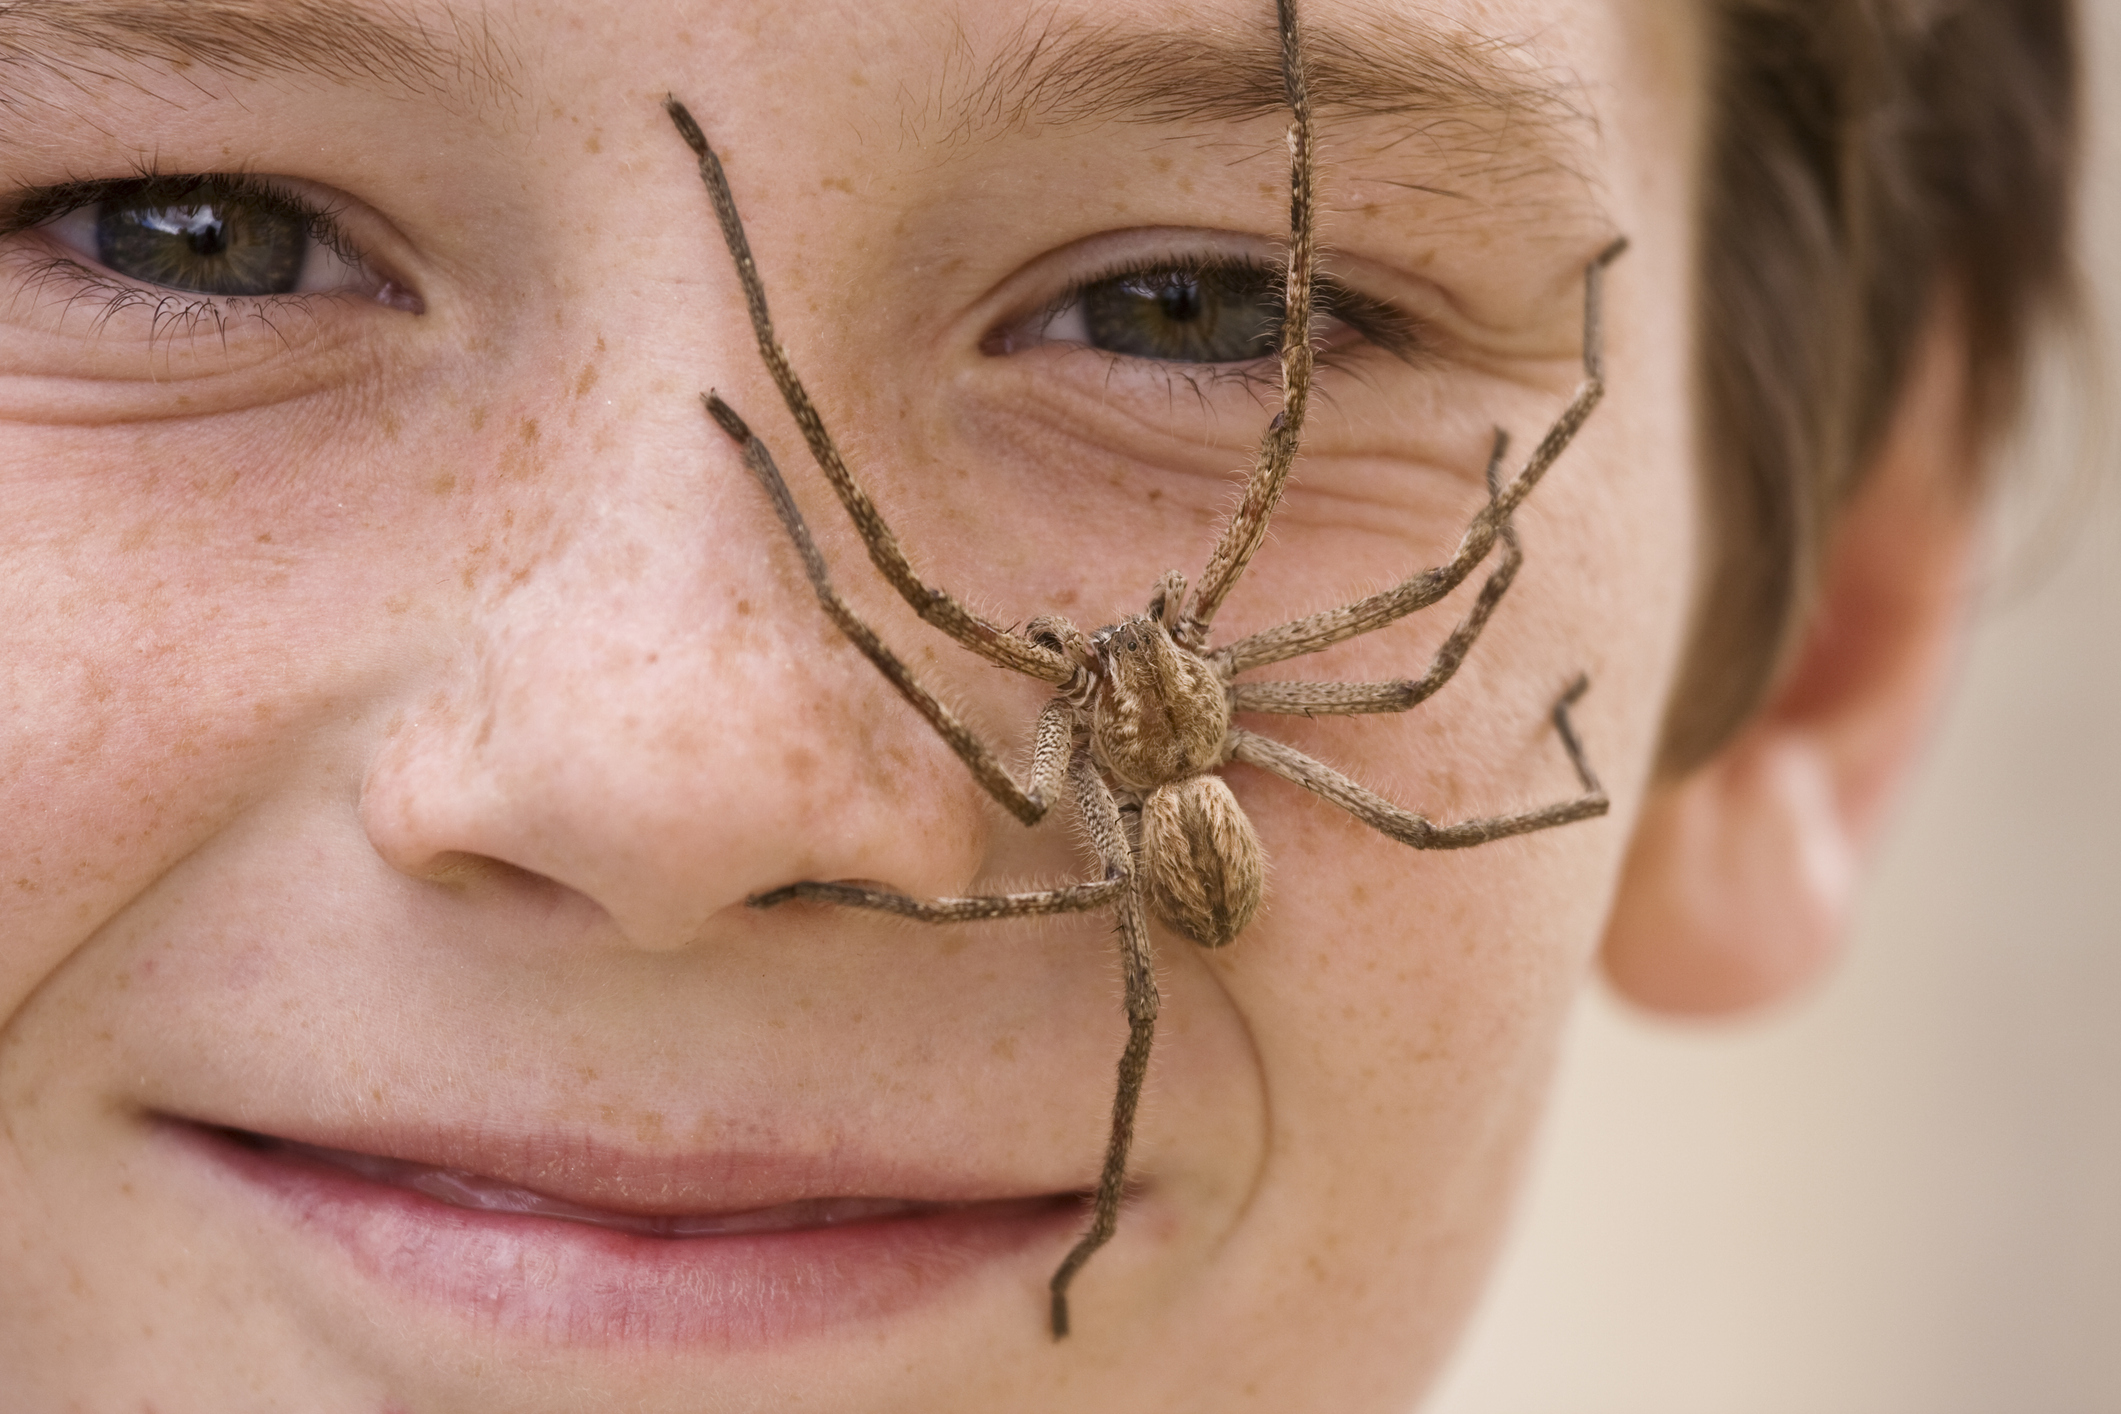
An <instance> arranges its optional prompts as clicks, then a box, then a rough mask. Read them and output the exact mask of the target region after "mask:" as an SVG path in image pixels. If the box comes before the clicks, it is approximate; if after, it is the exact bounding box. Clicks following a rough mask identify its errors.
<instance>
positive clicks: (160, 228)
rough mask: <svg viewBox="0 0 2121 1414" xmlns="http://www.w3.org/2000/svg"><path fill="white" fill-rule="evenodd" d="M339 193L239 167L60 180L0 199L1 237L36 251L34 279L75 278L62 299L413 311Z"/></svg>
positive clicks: (414, 301)
mask: <svg viewBox="0 0 2121 1414" xmlns="http://www.w3.org/2000/svg"><path fill="white" fill-rule="evenodd" d="M337 204H339V203H335V202H334V201H333V200H332V198H331V197H330V195H329V194H328V193H326V192H325V191H324V190H323V189H321V188H316V187H314V186H312V185H311V184H308V183H296V182H292V181H287V180H282V179H272V178H263V177H257V176H253V175H250V174H247V173H206V174H195V175H147V176H139V177H130V178H122V179H115V180H101V181H86V182H68V183H64V184H61V185H57V186H50V187H42V188H37V189H34V190H31V191H28V192H25V193H22V194H20V195H18V196H17V197H15V198H14V199H12V200H11V201H9V202H7V203H5V205H4V206H0V245H5V244H25V245H26V246H27V247H28V249H29V250H30V253H32V254H33V255H37V256H41V257H42V258H41V259H39V260H38V269H37V274H38V276H39V278H40V280H42V281H45V282H49V281H54V280H56V281H60V282H62V283H72V284H75V285H78V286H79V287H80V289H79V290H76V291H70V292H69V294H68V299H69V303H71V302H73V301H74V300H76V299H79V298H82V297H84V296H88V295H91V294H99V295H101V296H103V297H104V298H105V299H106V300H107V301H108V302H109V304H110V305H111V306H112V307H113V308H116V307H119V306H121V305H122V304H124V303H127V302H136V301H141V300H150V301H156V302H158V303H159V302H160V301H162V300H164V299H166V298H169V297H172V296H174V297H176V298H179V299H183V298H185V297H198V298H200V299H202V300H204V301H231V300H285V299H289V298H301V297H305V296H326V295H339V296H352V297H356V298H361V299H366V300H371V301H373V302H375V303H378V304H382V305H385V306H388V307H390V308H393V309H398V310H404V311H407V312H411V313H418V312H419V311H420V302H419V300H418V298H417V297H416V296H415V295H413V293H412V292H411V291H410V290H408V289H406V288H405V287H404V286H402V285H400V284H398V283H397V282H395V281H393V280H392V279H390V278H389V277H388V276H387V275H384V274H382V273H381V272H379V271H377V270H375V269H374V268H373V267H372V265H371V262H370V261H369V260H368V259H367V257H366V256H365V255H364V254H363V252H362V251H361V249H360V248H359V247H358V246H357V245H355V244H354V242H353V241H352V240H351V239H350V238H349V237H348V236H347V234H346V232H345V230H344V228H343V226H342V224H341V222H340V220H339V218H338V216H337V215H336V214H335V211H334V206H335V205H337ZM40 246H41V247H42V249H41V250H37V249H36V247H40Z"/></svg>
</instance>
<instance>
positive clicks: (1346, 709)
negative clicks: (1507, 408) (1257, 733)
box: [1230, 427, 1524, 717]
mask: <svg viewBox="0 0 2121 1414" xmlns="http://www.w3.org/2000/svg"><path fill="white" fill-rule="evenodd" d="M1509 444H1510V439H1509V434H1508V433H1506V432H1504V431H1503V430H1502V429H1501V428H1499V427H1498V428H1496V429H1495V450H1494V451H1493V452H1492V453H1490V454H1489V456H1488V494H1489V495H1490V496H1493V495H1495V494H1496V493H1497V492H1498V491H1499V490H1500V489H1501V485H1500V477H1501V471H1502V458H1503V454H1504V452H1506V451H1507V450H1508V448H1509ZM1497 538H1498V539H1500V540H1501V541H1502V563H1500V564H1498V565H1497V566H1496V567H1495V569H1494V570H1493V571H1492V572H1491V573H1490V574H1489V575H1488V579H1487V582H1486V583H1485V584H1483V585H1481V587H1480V597H1479V598H1478V599H1476V600H1474V601H1473V607H1472V608H1471V609H1469V610H1467V611H1466V616H1465V618H1464V619H1462V620H1461V621H1460V622H1459V624H1458V627H1456V628H1454V629H1452V630H1451V636H1450V637H1449V638H1446V639H1445V640H1444V641H1443V643H1442V645H1441V646H1440V647H1438V648H1437V650H1436V656H1435V657H1434V658H1433V659H1431V660H1430V662H1429V670H1428V671H1427V672H1426V673H1423V674H1422V675H1421V676H1420V677H1418V678H1402V679H1400V680H1398V681H1397V682H1241V683H1236V684H1234V685H1233V686H1232V687H1231V688H1230V710H1231V711H1233V712H1282V713H1288V714H1291V715H1300V716H1306V717H1323V716H1347V715H1353V714H1356V713H1361V712H1404V711H1406V710H1407V709H1408V708H1410V707H1412V706H1414V705H1415V704H1416V703H1418V702H1421V701H1423V700H1425V699H1426V698H1428V697H1430V696H1433V695H1434V694H1435V692H1436V690H1437V689H1438V688H1440V687H1442V686H1443V685H1444V684H1445V683H1447V682H1449V681H1450V680H1451V676H1452V674H1454V673H1456V672H1457V671H1458V667H1459V664H1461V663H1463V662H1464V661H1465V658H1466V654H1467V653H1468V652H1469V651H1471V649H1472V647H1473V641H1474V640H1475V639H1477V638H1479V637H1480V631H1481V630H1482V629H1483V628H1486V627H1487V623H1488V618H1489V616H1490V615H1492V614H1493V613H1494V612H1495V606H1496V605H1497V604H1500V603H1501V602H1502V596H1503V595H1504V594H1506V593H1508V592H1509V589H1510V584H1511V582H1512V581H1513V580H1515V579H1516V578H1517V570H1518V567H1519V566H1520V565H1522V564H1523V563H1524V546H1523V545H1522V544H1520V543H1519V541H1518V539H1517V527H1516V525H1515V524H1514V523H1513V522H1511V521H1507V520H1506V521H1504V522H1503V523H1502V528H1501V530H1499V531H1498V532H1497Z"/></svg>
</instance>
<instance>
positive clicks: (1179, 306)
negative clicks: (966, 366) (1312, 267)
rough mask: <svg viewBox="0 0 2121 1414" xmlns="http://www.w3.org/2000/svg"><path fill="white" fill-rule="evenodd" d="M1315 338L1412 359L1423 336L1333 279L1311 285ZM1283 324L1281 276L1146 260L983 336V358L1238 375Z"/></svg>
mask: <svg viewBox="0 0 2121 1414" xmlns="http://www.w3.org/2000/svg"><path fill="white" fill-rule="evenodd" d="M1313 301H1314V305H1315V308H1316V311H1317V312H1316V314H1315V316H1314V326H1313V338H1314V339H1315V340H1316V341H1317V344H1318V347H1319V351H1320V353H1321V354H1322V355H1323V356H1324V357H1325V358H1326V359H1327V360H1328V361H1331V360H1333V359H1335V358H1344V357H1346V356H1348V355H1351V354H1353V353H1354V352H1356V351H1357V350H1359V349H1363V348H1371V349H1379V350H1382V351H1384V352H1386V353H1388V354H1391V355H1392V356H1394V357H1396V358H1400V359H1403V360H1408V361H1412V360H1414V359H1415V358H1417V357H1418V356H1419V355H1420V354H1421V353H1422V352H1423V351H1424V350H1425V348H1426V346H1427V342H1428V340H1427V337H1426V335H1427V330H1426V328H1425V326H1424V324H1423V322H1422V321H1421V320H1420V319H1418V318H1417V317H1415V316H1414V315H1412V314H1409V313H1407V312H1406V311H1404V310H1401V309H1399V308H1397V307H1395V306H1394V305H1392V304H1390V303H1389V302H1387V301H1384V300H1381V299H1377V298H1375V297H1373V296H1370V295H1367V294H1365V293H1363V292H1361V291H1359V290H1357V289H1354V288H1353V287H1351V286H1350V285H1348V284H1346V283H1344V282H1343V281H1342V280H1340V279H1338V278H1337V277H1334V276H1331V275H1322V276H1321V277H1320V278H1319V279H1318V280H1317V281H1316V283H1315V287H1314V290H1313ZM1283 319H1284V292H1283V272H1282V270H1281V268H1280V267H1279V266H1278V265H1276V264H1273V263H1271V262H1269V261H1266V260H1261V259H1253V258H1247V257H1231V256H1223V255H1216V256H1202V257H1179V258H1169V257H1166V258H1152V259H1148V260H1137V261H1132V262H1129V263H1127V264H1125V265H1123V266H1121V267H1120V268H1118V269H1111V270H1105V271H1101V272H1099V273H1097V274H1094V275H1092V276H1091V277H1089V278H1087V279H1082V280H1078V281H1075V282H1073V283H1071V284H1070V285H1069V286H1068V287H1067V288H1066V290H1065V291H1064V292H1063V293H1062V294H1061V295H1060V296H1059V297H1058V298H1056V299H1054V300H1052V301H1050V302H1049V303H1047V304H1046V305H1045V306H1043V307H1042V308H1040V309H1039V310H1037V311H1036V312H1035V313H1034V314H1032V315H1031V316H1030V317H1028V318H1024V319H1019V320H1016V321H1013V322H1011V323H1009V324H1006V325H1005V326H1004V327H1003V328H1001V329H1000V330H998V331H996V333H995V334H994V335H992V336H990V337H989V339H988V340H987V343H986V345H985V346H984V347H985V350H986V352H988V353H990V354H1004V353H1015V352H1018V351H1020V350H1023V349H1028V348H1031V347H1034V346H1037V345H1041V344H1046V345H1077V346H1080V347H1083V348H1086V349H1092V350H1096V351H1098V352H1100V353H1103V354H1105V355H1107V356H1109V357H1112V358H1116V359H1135V360H1146V361H1148V362H1151V363H1161V364H1173V365H1192V366H1195V367H1206V368H1210V369H1218V370H1222V371H1227V372H1243V371H1246V370H1247V369H1248V368H1249V367H1250V366H1252V365H1257V364H1260V363H1262V362H1263V361H1265V360H1269V359H1272V358H1273V357H1274V355H1275V352H1276V350H1277V349H1278V348H1279V346H1280V342H1281V330H1282V324H1283Z"/></svg>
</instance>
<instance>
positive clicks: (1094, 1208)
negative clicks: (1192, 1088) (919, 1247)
mask: <svg viewBox="0 0 2121 1414" xmlns="http://www.w3.org/2000/svg"><path fill="white" fill-rule="evenodd" d="M1078 763H1079V765H1078V770H1077V772H1076V799H1077V800H1078V801H1079V802H1080V803H1081V805H1082V811H1083V821H1084V823H1085V824H1086V825H1087V826H1088V827H1089V830H1090V838H1091V842H1092V843H1093V844H1094V845H1095V846H1096V848H1097V852H1098V854H1099V855H1100V856H1102V857H1103V859H1104V861H1105V869H1106V872H1107V873H1108V874H1111V873H1113V872H1115V871H1116V872H1118V873H1119V876H1120V879H1121V881H1122V883H1123V884H1124V886H1125V887H1124V888H1123V889H1122V890H1121V891H1120V893H1119V940H1120V971H1121V975H1122V977H1123V978H1124V981H1125V987H1126V1005H1127V1048H1126V1050H1125V1051H1123V1052H1121V1054H1120V1058H1119V1084H1118V1087H1117V1089H1116V1090H1115V1091H1114V1092H1113V1096H1112V1130H1111V1134H1110V1137H1109V1138H1108V1139H1107V1140H1106V1141H1105V1163H1104V1167H1103V1169H1102V1170H1100V1171H1099V1173H1098V1178H1097V1196H1096V1197H1095V1199H1093V1200H1092V1204H1091V1212H1090V1227H1089V1230H1088V1231H1086V1232H1085V1233H1084V1234H1083V1235H1082V1237H1081V1238H1079V1239H1078V1240H1077V1241H1076V1244H1075V1246H1073V1247H1072V1248H1070V1249H1069V1250H1068V1255H1067V1256H1066V1257H1065V1258H1063V1259H1062V1260H1061V1264H1060V1266H1059V1267H1058V1268H1057V1269H1056V1270H1055V1271H1054V1273H1053V1280H1052V1282H1051V1283H1050V1289H1051V1291H1052V1297H1053V1305H1052V1314H1051V1319H1052V1324H1053V1338H1054V1339H1055V1340H1061V1339H1064V1338H1066V1336H1067V1334H1068V1286H1069V1283H1071V1282H1073V1281H1074V1280H1075V1274H1076V1273H1077V1272H1080V1271H1081V1270H1082V1269H1083V1264H1084V1263H1085V1262H1087V1261H1089V1260H1090V1257H1091V1255H1092V1254H1093V1253H1095V1252H1096V1251H1097V1249H1098V1248H1100V1247H1102V1246H1104V1245H1105V1244H1106V1243H1107V1242H1110V1241H1111V1240H1112V1234H1113V1233H1114V1232H1115V1231H1117V1230H1118V1228H1119V1206H1120V1200H1121V1199H1122V1198H1124V1197H1125V1196H1126V1187H1127V1152H1128V1150H1129V1149H1131V1148H1132V1147H1133V1145H1134V1116H1135V1112H1136V1111H1137V1110H1138V1109H1139V1108H1140V1106H1141V1096H1142V1081H1143V1079H1144V1078H1145V1077H1147V1075H1148V1073H1149V1047H1150V1045H1151V1044H1152V1043H1153V1042H1154V1041H1155V1039H1156V1013H1157V1010H1158V1008H1159V1006H1160V1005H1161V1000H1160V998H1159V997H1158V995H1157V991H1156V961H1155V956H1154V954H1153V953H1151V951H1150V948H1149V916H1148V913H1147V911H1146V910H1145V909H1144V908H1143V906H1142V892H1141V882H1140V873H1139V871H1138V870H1136V869H1135V867H1134V847H1133V846H1132V845H1131V844H1130V843H1129V842H1128V840H1127V836H1126V832H1125V829H1124V827H1123V825H1122V824H1121V821H1120V815H1119V809H1118V806H1117V805H1116V804H1115V803H1114V802H1113V799H1112V792H1111V791H1109V790H1107V789H1106V788H1105V783H1104V781H1103V780H1102V779H1101V778H1100V777H1099V776H1098V774H1097V768H1096V767H1095V766H1093V765H1091V764H1090V759H1089V754H1088V753H1087V752H1084V753H1082V754H1081V755H1080V756H1079V757H1078Z"/></svg>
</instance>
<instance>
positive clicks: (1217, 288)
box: [1078, 266, 1282, 363]
mask: <svg viewBox="0 0 2121 1414" xmlns="http://www.w3.org/2000/svg"><path fill="white" fill-rule="evenodd" d="M1078 298H1079V299H1080V300H1081V302H1082V303H1081V311H1082V313H1081V317H1082V321H1083V342H1084V343H1086V344H1088V345H1089V346H1090V347H1091V348H1094V349H1102V350H1104V351H1105V352H1107V353H1115V354H1120V355H1122V356H1124V357H1127V358H1147V359H1157V360H1161V361H1164V362H1170V363H1249V362H1251V361H1253V360H1254V359H1260V358H1265V357H1268V356H1270V355H1271V354H1273V352H1274V350H1275V346H1276V344H1277V342H1278V341H1279V339H1280V337H1281V313H1282V292H1281V281H1280V280H1279V279H1278V278H1277V276H1276V275H1275V273H1274V272H1272V271H1269V270H1264V269H1258V268H1250V267H1244V266H1238V267H1230V268H1213V267H1210V268H1206V269H1191V270H1183V269H1181V270H1154V271H1143V272H1138V273H1135V274H1130V275H1119V276H1115V277H1113V278H1111V279H1107V280H1100V281H1098V282H1097V283H1096V284H1093V285H1087V286H1085V287H1084V288H1083V289H1082V291H1081V293H1080V294H1079V295H1078Z"/></svg>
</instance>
